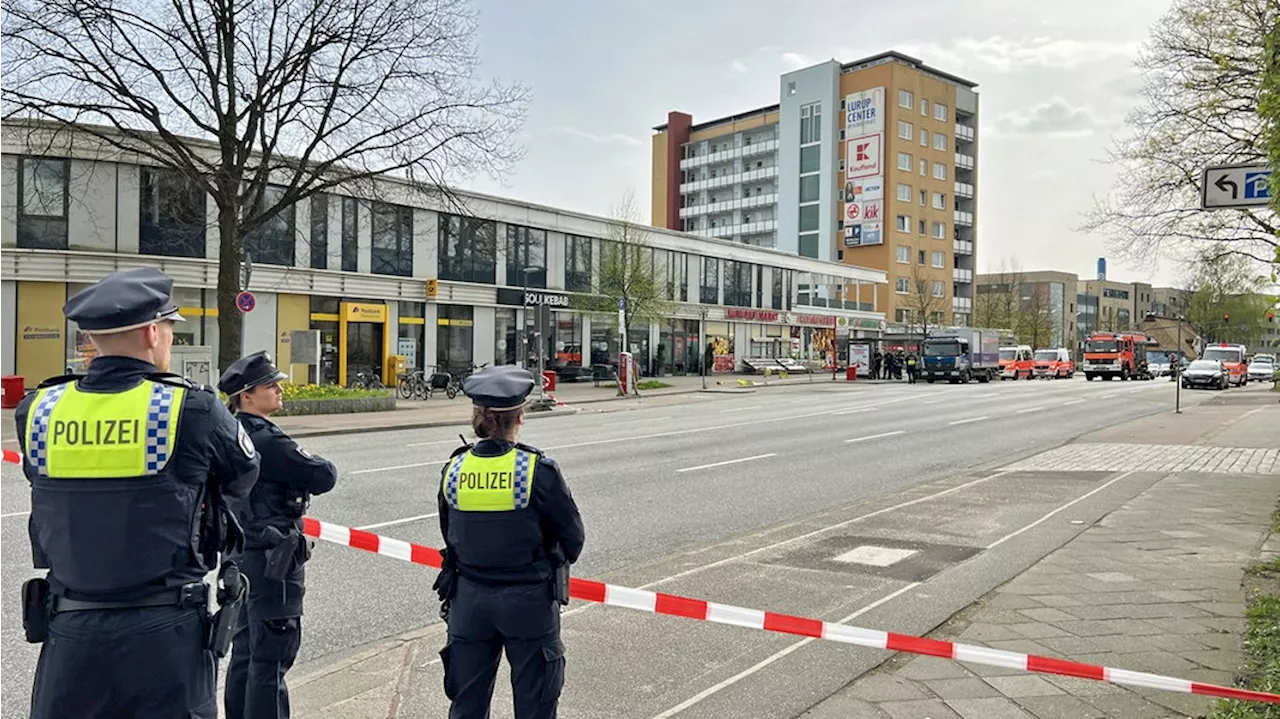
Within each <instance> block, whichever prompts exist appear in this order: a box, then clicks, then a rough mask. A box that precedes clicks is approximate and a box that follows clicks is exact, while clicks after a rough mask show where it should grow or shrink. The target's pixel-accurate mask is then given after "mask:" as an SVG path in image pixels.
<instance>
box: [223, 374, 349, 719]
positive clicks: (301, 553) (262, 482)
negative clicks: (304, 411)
mask: <svg viewBox="0 0 1280 719" xmlns="http://www.w3.org/2000/svg"><path fill="white" fill-rule="evenodd" d="M286 378H287V375H285V374H284V373H283V372H281V371H280V370H279V369H277V368H276V366H275V365H274V364H272V361H271V355H270V354H268V353H267V352H256V353H254V354H251V355H249V356H247V357H243V358H241V359H239V360H237V361H236V362H235V363H234V364H232V365H231V366H230V367H229V368H227V371H226V372H224V373H223V375H222V378H221V379H220V380H219V381H218V389H220V390H222V391H223V392H224V393H225V394H226V395H227V396H228V397H229V398H230V399H229V401H228V408H229V409H231V410H232V411H233V412H235V413H236V417H237V419H239V420H240V423H241V425H243V426H244V428H245V429H246V430H247V431H248V432H249V437H250V438H251V439H252V440H253V443H254V445H255V446H256V447H257V448H258V452H259V453H261V455H262V472H261V474H260V475H259V477H258V483H257V484H256V485H254V487H253V492H252V493H250V495H249V498H248V500H247V501H241V502H237V503H236V505H235V506H234V507H233V508H234V509H235V510H236V514H237V515H238V516H239V517H240V522H241V524H243V525H244V531H245V551H244V554H243V555H242V556H241V557H239V564H240V567H241V569H242V571H243V572H244V574H245V576H247V577H248V578H249V584H250V591H249V607H248V611H247V612H246V613H245V615H244V617H243V622H242V626H241V627H240V629H239V630H238V631H237V632H236V635H235V642H234V645H233V651H232V654H231V663H230V666H228V668H227V687H226V694H225V710H226V713H225V716H226V717H227V719H287V718H288V716H289V689H288V686H287V685H286V684H285V678H284V675H285V673H286V672H287V671H289V668H290V667H292V666H293V661H294V659H295V658H296V657H297V656H298V647H299V645H300V644H301V642H302V595H303V593H304V592H305V587H304V584H303V580H304V571H303V563H304V562H306V561H307V559H308V558H309V557H310V547H311V545H310V541H309V540H308V539H307V538H306V537H304V536H303V535H302V515H304V514H305V513H306V511H307V505H308V504H309V503H310V501H311V495H313V494H324V493H325V492H328V491H329V490H331V489H333V486H334V484H335V483H336V482H337V481H338V470H337V468H336V467H334V466H333V463H332V462H329V461H328V460H325V459H322V458H320V457H317V456H316V455H314V454H312V453H310V452H308V451H307V450H305V449H303V448H302V447H299V446H298V444H297V443H296V442H294V441H293V440H292V439H290V438H289V435H287V434H285V433H284V430H282V429H280V428H279V427H277V426H276V425H275V424H274V423H273V422H272V421H271V420H270V419H268V417H270V416H271V415H272V414H274V413H275V412H277V411H279V410H280V409H281V408H282V407H283V406H284V405H283V402H282V393H281V391H280V381H281V380H283V379H286Z"/></svg>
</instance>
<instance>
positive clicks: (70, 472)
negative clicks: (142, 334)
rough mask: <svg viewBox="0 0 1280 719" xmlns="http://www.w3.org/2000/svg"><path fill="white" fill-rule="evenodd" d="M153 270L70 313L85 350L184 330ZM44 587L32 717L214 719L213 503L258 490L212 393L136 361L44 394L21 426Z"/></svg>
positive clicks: (27, 402) (117, 278) (31, 623)
mask: <svg viewBox="0 0 1280 719" xmlns="http://www.w3.org/2000/svg"><path fill="white" fill-rule="evenodd" d="M172 286H173V283H172V281H171V280H169V279H168V278H167V277H165V276H164V275H163V274H161V273H160V272H158V271H156V270H149V269H142V270H132V271H128V272H120V273H116V274H113V275H111V276H109V277H107V278H106V279H104V280H102V281H101V282H98V283H97V284H94V285H92V286H90V287H89V288H87V289H85V290H84V291H82V292H80V293H78V294H76V295H75V296H74V297H72V298H71V300H70V301H69V302H68V303H67V305H66V306H65V307H64V308H63V311H64V312H65V314H66V315H67V317H68V318H70V319H71V320H74V321H75V322H76V323H78V325H79V326H80V328H81V329H83V330H85V331H88V332H90V333H91V334H110V333H114V332H124V331H128V330H131V329H138V328H142V327H146V326H147V325H150V324H154V323H157V322H162V321H166V320H173V321H180V320H181V317H179V316H178V314H177V308H176V307H175V306H174V304H173V302H172V301H171V299H170V294H171V291H172ZM14 421H15V423H16V425H17V428H18V440H19V442H20V444H21V446H22V452H23V456H24V462H23V472H24V473H25V474H26V476H27V479H28V480H29V481H30V483H31V518H30V527H29V529H30V536H31V546H32V551H33V555H34V564H35V567H36V568H37V569H47V570H48V575H47V577H46V578H45V580H39V579H35V580H31V581H29V582H28V583H27V584H25V585H24V587H23V595H24V597H23V600H24V602H23V604H24V625H25V626H26V628H27V635H28V640H29V641H37V642H43V646H42V647H41V650H40V659H39V663H38V665H37V667H36V674H35V685H34V689H33V692H32V702H31V716H32V717H35V718H36V719H53V718H55V717H56V718H57V719H62V718H64V717H77V718H78V719H83V718H90V719H93V718H98V717H101V718H103V719H106V718H110V719H118V718H119V717H138V718H150V717H154V718H156V719H160V718H165V719H168V718H171V717H201V718H204V717H207V718H208V719H215V718H216V716H217V704H216V690H215V673H216V658H215V656H214V654H213V652H212V651H211V649H210V644H209V638H210V617H209V615H208V601H207V598H208V587H207V585H205V584H204V583H203V579H204V576H205V575H206V573H208V572H209V571H210V570H212V569H214V568H216V567H217V560H218V553H219V551H221V550H222V548H223V544H224V541H225V535H226V534H228V533H230V530H229V529H228V528H227V525H226V522H228V521H230V520H229V518H228V517H227V516H226V513H225V508H224V507H222V504H221V500H220V499H219V496H220V495H223V496H227V497H236V496H245V495H247V494H248V493H249V490H250V488H251V487H252V486H253V483H254V481H255V480H256V479H257V476H258V456H257V453H256V451H255V450H254V447H253V443H252V441H251V440H250V439H249V437H248V434H247V433H246V432H245V431H244V430H243V429H242V428H241V427H240V425H239V424H238V423H237V422H236V421H235V420H234V419H233V418H232V417H231V415H230V413H228V412H227V410H226V408H224V407H223V406H222V405H221V404H220V403H219V402H218V399H217V396H216V395H215V394H214V393H213V391H212V390H211V389H210V388H208V387H205V386H201V385H197V384H194V383H192V382H190V381H188V380H185V379H183V378H181V377H178V376H176V375H172V374H168V373H163V372H160V371H159V370H158V369H157V368H156V366H155V365H153V364H151V363H150V362H146V361H143V360H139V359H133V358H129V357H120V356H101V357H98V358H96V359H94V360H93V361H92V362H91V363H90V365H89V367H88V373H87V374H86V375H85V376H83V377H76V376H64V377H56V378H53V379H51V380H48V381H46V382H44V383H42V384H41V385H40V388H39V389H38V390H37V391H36V392H34V393H31V394H29V395H27V397H25V398H24V399H23V400H22V402H21V403H20V404H19V406H18V408H17V411H16V413H15V415H14Z"/></svg>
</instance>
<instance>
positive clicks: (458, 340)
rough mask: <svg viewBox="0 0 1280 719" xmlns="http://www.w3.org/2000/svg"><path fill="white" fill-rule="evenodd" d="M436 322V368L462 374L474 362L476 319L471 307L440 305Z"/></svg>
mask: <svg viewBox="0 0 1280 719" xmlns="http://www.w3.org/2000/svg"><path fill="white" fill-rule="evenodd" d="M438 310H439V318H438V319H437V320H436V368H437V370H438V371H446V372H462V371H465V370H467V369H470V368H471V364H472V362H473V361H474V357H475V355H474V352H473V350H474V347H475V345H474V343H473V339H474V327H475V319H474V317H472V310H471V307H470V306H469V305H440V306H439V307H438Z"/></svg>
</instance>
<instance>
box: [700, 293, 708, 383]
mask: <svg viewBox="0 0 1280 719" xmlns="http://www.w3.org/2000/svg"><path fill="white" fill-rule="evenodd" d="M698 314H699V315H700V316H701V317H702V322H701V324H700V325H699V326H698V332H699V333H700V334H701V336H700V337H699V338H698V357H699V359H700V360H701V361H700V364H701V365H702V388H703V389H706V388H707V370H708V367H707V352H706V350H705V349H704V348H703V347H702V343H703V342H705V341H706V339H707V308H706V307H700V308H698Z"/></svg>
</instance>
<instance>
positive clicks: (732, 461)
mask: <svg viewBox="0 0 1280 719" xmlns="http://www.w3.org/2000/svg"><path fill="white" fill-rule="evenodd" d="M777 456H778V453H777V452H770V453H769V454H757V455H755V456H754V457H743V458H741V459H727V460H725V461H723V462H712V463H711V464H700V465H698V466H697V467H685V468H684V469H677V470H676V471H677V472H696V471H697V470H699V469H711V468H712V467H723V466H725V465H726V464H738V463H739V462H750V461H752V460H756V459H768V458H769V457H777Z"/></svg>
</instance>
